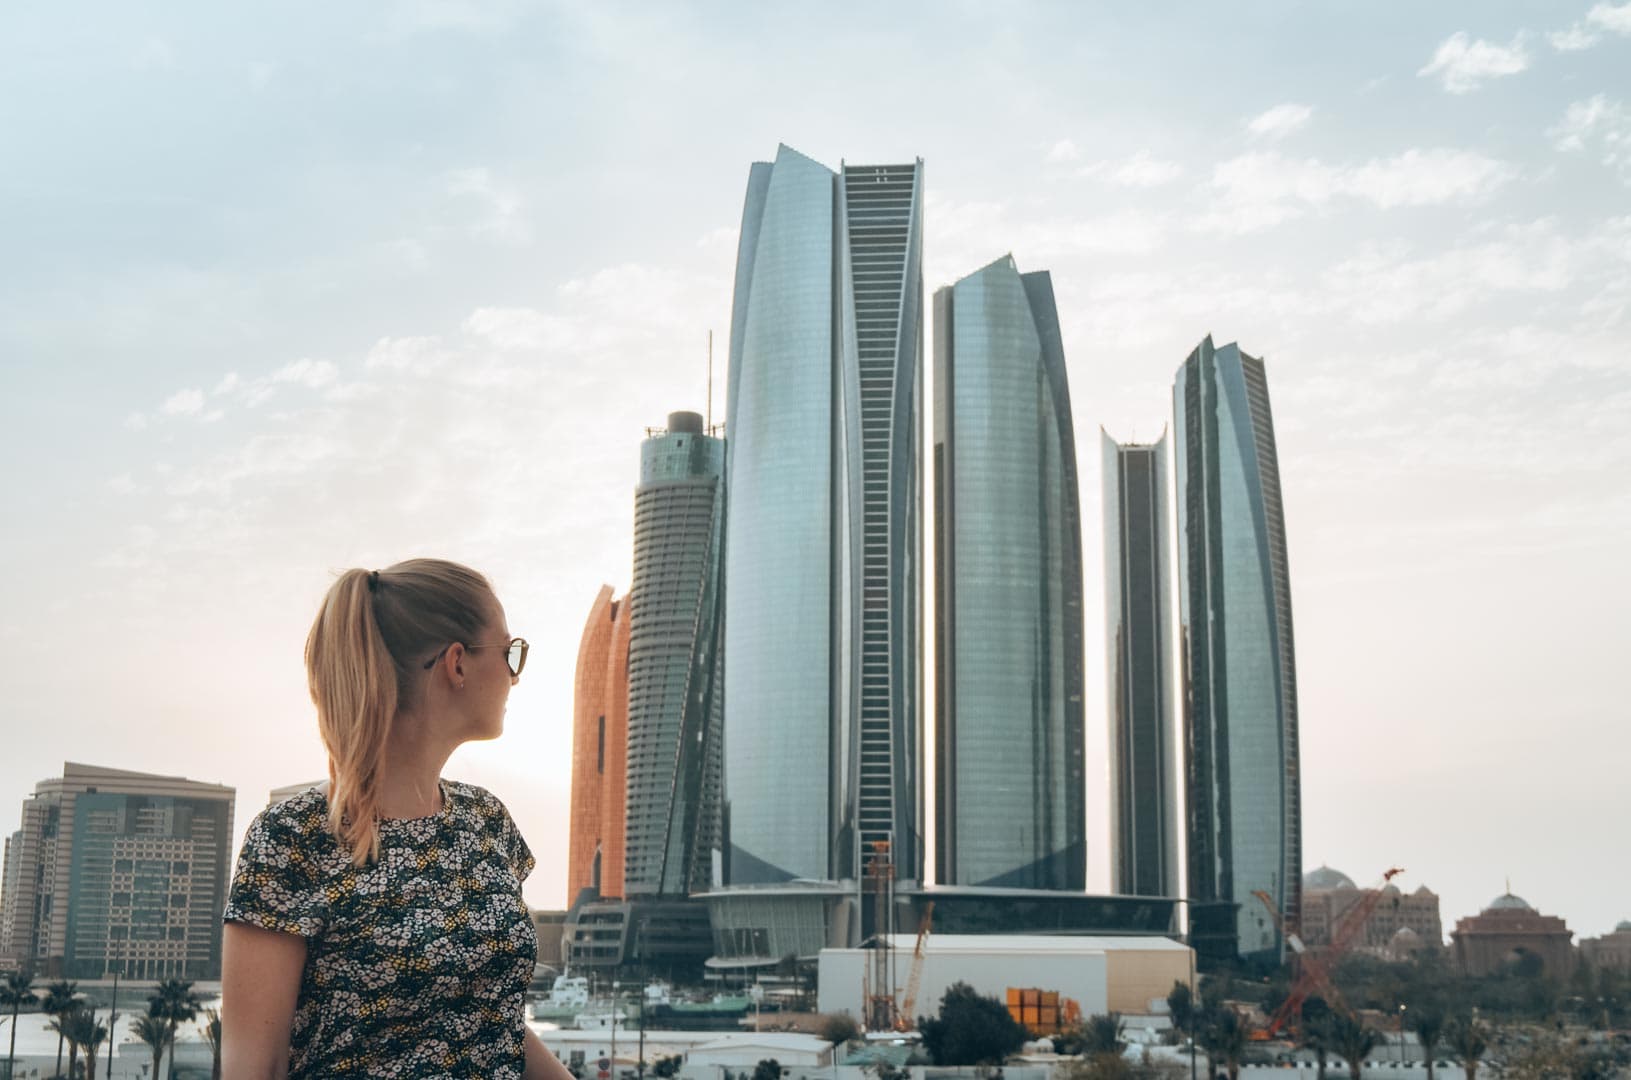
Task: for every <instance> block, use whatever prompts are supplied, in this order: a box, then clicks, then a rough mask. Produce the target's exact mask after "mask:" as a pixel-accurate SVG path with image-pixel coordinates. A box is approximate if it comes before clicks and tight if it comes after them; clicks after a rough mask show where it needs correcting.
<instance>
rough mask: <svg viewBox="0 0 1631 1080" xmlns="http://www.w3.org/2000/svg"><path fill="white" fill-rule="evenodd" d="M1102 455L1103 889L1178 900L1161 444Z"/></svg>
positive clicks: (1108, 447)
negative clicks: (1106, 756)
mask: <svg viewBox="0 0 1631 1080" xmlns="http://www.w3.org/2000/svg"><path fill="white" fill-rule="evenodd" d="M1103 453H1104V610H1105V628H1104V630H1105V633H1104V644H1105V654H1106V655H1105V671H1106V673H1107V678H1108V682H1109V686H1108V690H1109V701H1110V845H1111V849H1112V850H1111V854H1110V860H1111V861H1110V870H1111V877H1110V887H1111V890H1112V891H1114V892H1117V893H1125V894H1131V895H1142V896H1179V895H1181V893H1180V889H1179V885H1178V790H1177V780H1176V778H1175V777H1174V775H1173V773H1174V771H1175V770H1174V765H1173V760H1174V754H1173V739H1174V737H1175V734H1176V732H1175V730H1174V729H1175V724H1174V722H1173V707H1172V673H1173V669H1172V627H1171V616H1170V615H1169V613H1168V609H1169V606H1170V604H1171V602H1172V557H1171V555H1170V554H1169V553H1168V550H1167V546H1168V544H1169V543H1170V539H1169V538H1170V536H1171V534H1170V533H1169V532H1168V529H1169V528H1170V521H1171V518H1172V512H1171V510H1170V504H1169V502H1168V499H1167V438H1166V435H1165V434H1163V435H1162V436H1161V438H1159V439H1157V440H1156V441H1155V442H1154V443H1153V444H1149V445H1140V444H1137V443H1118V442H1116V441H1115V440H1114V439H1112V438H1111V437H1110V436H1109V435H1108V434H1105V435H1103Z"/></svg>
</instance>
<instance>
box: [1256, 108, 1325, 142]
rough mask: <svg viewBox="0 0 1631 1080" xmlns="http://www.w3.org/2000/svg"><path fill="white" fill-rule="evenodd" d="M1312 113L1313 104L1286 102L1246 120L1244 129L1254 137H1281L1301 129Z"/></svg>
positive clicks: (1306, 123)
mask: <svg viewBox="0 0 1631 1080" xmlns="http://www.w3.org/2000/svg"><path fill="white" fill-rule="evenodd" d="M1313 115H1314V108H1313V106H1311V105H1296V104H1293V103H1290V102H1287V103H1286V104H1284V105H1276V106H1275V107H1274V108H1272V109H1269V110H1268V111H1267V112H1263V113H1259V114H1258V115H1257V116H1254V117H1252V118H1251V119H1250V120H1248V121H1246V131H1247V132H1248V133H1250V135H1251V136H1252V138H1254V139H1283V138H1285V137H1286V136H1287V135H1290V134H1292V133H1293V132H1296V131H1301V130H1302V129H1303V128H1304V127H1306V126H1307V125H1308V121H1309V118H1310V117H1312V116H1313Z"/></svg>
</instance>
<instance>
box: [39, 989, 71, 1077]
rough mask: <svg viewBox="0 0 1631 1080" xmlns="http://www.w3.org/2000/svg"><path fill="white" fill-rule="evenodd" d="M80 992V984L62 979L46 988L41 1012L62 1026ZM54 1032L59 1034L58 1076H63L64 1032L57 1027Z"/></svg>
mask: <svg viewBox="0 0 1631 1080" xmlns="http://www.w3.org/2000/svg"><path fill="white" fill-rule="evenodd" d="M78 992H79V984H78V983H75V982H69V981H68V980H66V979H60V980H58V981H57V982H54V983H52V984H51V985H50V986H47V987H46V988H45V1003H44V1004H42V1005H41V1006H40V1011H41V1012H43V1013H45V1014H46V1015H47V1016H51V1017H55V1018H56V1020H57V1022H58V1023H59V1024H60V1023H61V1022H62V1018H63V1017H64V1016H67V1015H68V1012H69V1011H70V1010H71V1009H73V1008H74V1007H75V1006H76V1005H77V1004H78V1002H77V1001H76V1000H75V997H76V995H77V994H78ZM52 1030H53V1031H56V1032H57V1075H58V1076H61V1075H62V1041H63V1040H62V1032H61V1030H60V1029H58V1028H57V1027H56V1026H55V1025H53V1026H52Z"/></svg>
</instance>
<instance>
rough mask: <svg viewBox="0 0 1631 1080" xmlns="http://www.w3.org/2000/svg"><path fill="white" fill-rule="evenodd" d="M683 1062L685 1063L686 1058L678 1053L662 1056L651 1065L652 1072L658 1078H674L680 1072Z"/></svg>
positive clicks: (668, 1079)
mask: <svg viewBox="0 0 1631 1080" xmlns="http://www.w3.org/2000/svg"><path fill="white" fill-rule="evenodd" d="M683 1064H685V1060H684V1059H683V1058H681V1057H680V1056H679V1055H678V1054H670V1055H669V1056H668V1057H660V1058H658V1059H657V1060H656V1062H655V1063H654V1064H653V1065H652V1066H651V1074H652V1075H653V1076H655V1077H657V1078H658V1080H673V1077H674V1076H675V1075H677V1074H678V1073H679V1071H680V1066H681V1065H683Z"/></svg>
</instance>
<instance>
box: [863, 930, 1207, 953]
mask: <svg viewBox="0 0 1631 1080" xmlns="http://www.w3.org/2000/svg"><path fill="white" fill-rule="evenodd" d="M889 944H890V947H891V948H893V949H896V950H905V951H907V952H910V951H912V949H914V948H916V946H917V935H915V934H890V935H889ZM1188 950H1189V946H1187V945H1185V944H1184V943H1183V942H1181V941H1174V940H1173V939H1172V938H1169V937H1159V936H1156V935H1153V934H1152V935H1134V936H1128V937H1108V936H1104V937H1101V936H1089V935H1083V934H936V933H931V934H929V936H928V937H926V938H924V939H923V951H924V952H932V953H941V954H945V953H987V952H1040V953H1096V952H1187V951H1188Z"/></svg>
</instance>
